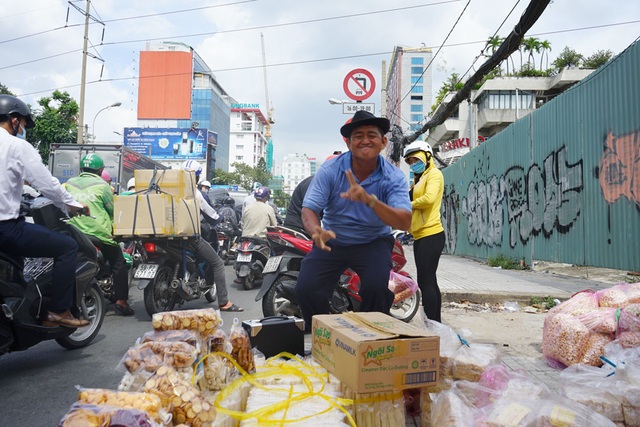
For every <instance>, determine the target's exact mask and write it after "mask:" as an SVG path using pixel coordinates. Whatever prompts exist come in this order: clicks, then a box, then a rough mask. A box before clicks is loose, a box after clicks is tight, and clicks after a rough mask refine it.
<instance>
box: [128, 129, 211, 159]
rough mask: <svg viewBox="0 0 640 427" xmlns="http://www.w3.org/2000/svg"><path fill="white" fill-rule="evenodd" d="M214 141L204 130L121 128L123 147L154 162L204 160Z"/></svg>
mask: <svg viewBox="0 0 640 427" xmlns="http://www.w3.org/2000/svg"><path fill="white" fill-rule="evenodd" d="M217 140H218V135H217V134H216V133H215V132H211V131H210V130H208V129H204V128H194V129H189V128H124V145H125V146H127V147H129V148H131V149H133V150H135V151H137V152H138V153H140V154H144V155H145V156H149V157H151V158H152V159H155V160H189V159H191V160H205V159H206V158H207V146H208V145H214V146H215V145H216V144H217Z"/></svg>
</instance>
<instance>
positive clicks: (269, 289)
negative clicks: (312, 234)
mask: <svg viewBox="0 0 640 427" xmlns="http://www.w3.org/2000/svg"><path fill="white" fill-rule="evenodd" d="M267 240H268V242H269V245H270V246H271V247H272V249H273V250H274V252H276V253H278V251H279V252H280V254H279V255H276V256H273V257H271V258H270V259H269V261H268V262H267V264H266V265H265V268H264V269H263V271H262V272H263V274H264V279H263V281H262V286H261V287H260V291H259V292H258V294H257V295H256V301H260V300H261V299H262V314H263V315H264V316H265V317H269V316H296V317H302V312H301V310H300V306H299V304H298V302H297V299H296V285H297V282H298V274H299V273H300V266H301V264H302V259H303V258H304V257H305V255H306V254H308V253H309V252H311V248H312V247H313V241H311V240H310V239H309V238H308V237H307V236H306V235H304V234H302V233H299V232H296V231H294V230H291V229H287V228H285V227H270V228H269V229H268V231H267ZM391 260H392V270H393V271H394V272H396V273H398V274H400V275H403V276H405V277H411V276H410V275H409V273H407V272H406V271H403V270H402V268H403V267H404V266H405V264H406V263H407V259H406V258H405V256H404V250H403V249H402V244H400V242H398V241H397V240H394V245H393V250H392V253H391ZM359 290H360V278H359V277H358V275H357V274H356V272H355V271H353V270H352V269H347V270H345V272H344V273H343V274H342V275H341V277H340V279H339V280H338V282H336V284H335V286H334V291H333V295H332V297H331V301H330V306H331V312H332V313H334V314H338V313H343V312H345V311H358V310H359V308H360V303H361V302H362V297H361V296H360V294H359ZM421 299H422V298H421V293H420V290H419V289H418V290H417V291H416V293H415V294H413V295H411V296H409V297H408V298H406V299H404V300H401V301H398V302H397V303H394V304H393V306H392V307H391V311H390V313H391V315H392V316H393V317H395V318H396V319H399V320H402V321H404V322H410V321H411V319H413V318H414V316H415V315H416V313H417V312H418V309H419V308H420V301H421Z"/></svg>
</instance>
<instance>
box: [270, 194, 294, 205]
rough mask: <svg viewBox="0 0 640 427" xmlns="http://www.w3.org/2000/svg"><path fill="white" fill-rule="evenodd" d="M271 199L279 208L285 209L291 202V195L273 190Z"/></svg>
mask: <svg viewBox="0 0 640 427" xmlns="http://www.w3.org/2000/svg"><path fill="white" fill-rule="evenodd" d="M271 199H272V200H273V203H275V205H276V206H278V207H279V208H286V207H287V206H289V202H290V201H291V195H290V194H288V193H285V192H284V191H282V190H274V192H273V196H272V197H271Z"/></svg>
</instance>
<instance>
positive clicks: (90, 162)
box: [80, 153, 104, 171]
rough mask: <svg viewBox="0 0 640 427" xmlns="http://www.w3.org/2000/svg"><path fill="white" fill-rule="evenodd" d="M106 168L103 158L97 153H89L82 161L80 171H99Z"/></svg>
mask: <svg viewBox="0 0 640 427" xmlns="http://www.w3.org/2000/svg"><path fill="white" fill-rule="evenodd" d="M103 167H104V162H103V161H102V157H100V156H98V155H97V154H96V153H89V154H87V155H86V156H84V157H83V158H82V160H80V169H93V170H96V171H97V170H98V169H100V168H103Z"/></svg>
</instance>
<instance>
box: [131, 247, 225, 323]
mask: <svg viewBox="0 0 640 427" xmlns="http://www.w3.org/2000/svg"><path fill="white" fill-rule="evenodd" d="M191 239H194V237H189V238H168V237H153V238H145V239H142V240H141V242H142V247H141V253H140V258H141V259H140V263H139V264H138V266H137V268H136V269H135V270H134V273H133V279H132V283H131V284H132V286H137V287H138V289H142V290H143V292H144V308H145V310H146V311H147V314H149V316H153V315H154V314H155V313H159V312H163V311H171V310H173V309H174V307H175V306H176V305H178V306H182V304H184V303H185V302H187V301H192V300H195V299H198V298H200V297H203V296H204V297H205V298H206V300H207V301H208V302H214V301H215V300H216V296H217V295H216V287H215V284H214V285H207V283H213V268H212V267H211V266H209V265H208V264H207V263H204V262H198V261H197V260H196V256H195V253H194V252H193V251H192V250H191V249H190V247H189V242H190V241H191Z"/></svg>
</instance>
